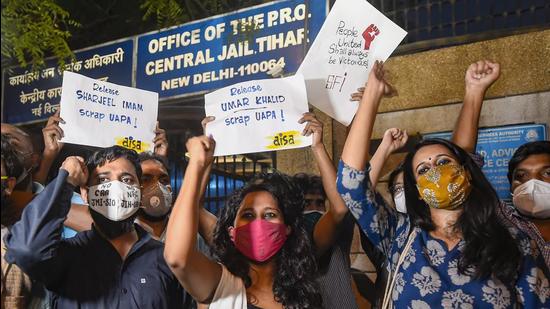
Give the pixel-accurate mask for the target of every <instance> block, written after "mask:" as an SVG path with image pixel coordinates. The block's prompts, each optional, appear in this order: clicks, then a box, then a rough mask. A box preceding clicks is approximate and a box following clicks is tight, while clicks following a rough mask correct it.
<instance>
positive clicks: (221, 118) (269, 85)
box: [204, 74, 312, 156]
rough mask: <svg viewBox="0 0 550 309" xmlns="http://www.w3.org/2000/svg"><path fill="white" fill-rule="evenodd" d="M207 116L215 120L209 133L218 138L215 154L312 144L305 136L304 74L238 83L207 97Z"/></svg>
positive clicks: (305, 102)
mask: <svg viewBox="0 0 550 309" xmlns="http://www.w3.org/2000/svg"><path fill="white" fill-rule="evenodd" d="M204 100H205V112H206V115H207V116H214V117H216V119H215V120H214V121H213V122H210V123H208V124H207V126H206V134H207V135H212V137H213V138H214V140H215V141H216V149H215V152H214V155H216V156H225V155H232V154H242V153H251V152H261V151H269V150H281V149H292V148H300V147H306V146H309V145H311V139H312V137H311V136H308V137H306V136H302V131H303V129H304V128H305V126H306V123H303V124H299V123H298V120H299V119H300V118H302V116H303V114H304V113H306V112H307V111H308V105H307V95H306V86H305V83H304V77H303V76H301V75H299V74H297V75H295V76H291V77H286V78H279V79H264V80H255V81H249V82H243V83H239V84H235V85H233V86H229V87H225V88H222V89H219V90H216V91H214V92H212V93H209V94H207V95H205V96H204Z"/></svg>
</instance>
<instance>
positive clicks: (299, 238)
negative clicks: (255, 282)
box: [212, 172, 322, 309]
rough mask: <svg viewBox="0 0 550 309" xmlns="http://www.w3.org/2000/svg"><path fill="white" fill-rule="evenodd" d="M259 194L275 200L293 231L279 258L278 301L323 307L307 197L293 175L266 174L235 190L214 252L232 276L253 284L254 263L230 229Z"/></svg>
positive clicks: (275, 287) (223, 212)
mask: <svg viewBox="0 0 550 309" xmlns="http://www.w3.org/2000/svg"><path fill="white" fill-rule="evenodd" d="M258 191H267V192H269V193H270V194H271V195H272V196H273V197H274V198H275V200H276V201H277V205H278V207H279V209H280V211H281V213H282V215H283V218H284V221H285V225H287V226H289V227H290V228H291V232H290V234H289V235H288V237H287V240H286V242H285V244H284V245H283V247H282V248H281V250H279V252H277V254H276V255H275V275H274V280H273V294H274V295H275V300H276V301H277V302H280V303H281V304H282V305H283V307H284V308H287V309H288V308H292V309H294V308H320V307H321V303H322V300H321V295H320V294H319V292H318V287H317V284H316V282H315V274H316V264H315V258H314V254H313V249H312V247H311V241H310V239H309V238H308V236H307V233H306V231H305V229H304V223H303V218H302V211H303V209H304V206H305V205H304V199H303V194H302V192H301V191H300V189H299V188H298V186H296V184H294V183H293V182H292V180H291V178H290V177H289V176H287V175H283V174H281V173H277V172H276V173H272V174H262V175H260V176H258V177H256V178H254V179H253V180H251V181H250V182H248V183H247V184H246V185H245V186H244V187H243V188H242V189H240V190H237V191H235V192H234V193H233V194H232V196H231V197H230V198H229V199H228V200H227V202H226V205H225V207H224V208H223V209H222V210H221V214H220V216H219V220H218V224H217V225H216V229H215V231H214V240H213V247H212V249H213V252H212V253H214V255H215V256H217V257H218V259H219V260H220V262H221V263H222V264H223V265H225V266H226V267H227V269H228V270H229V271H230V272H231V273H233V274H234V275H235V276H238V277H240V278H241V279H242V280H243V282H244V284H245V286H246V287H249V286H250V285H251V284H252V282H251V279H250V277H249V275H248V274H249V270H250V261H249V260H248V259H247V258H246V257H245V256H244V255H243V254H241V253H240V252H239V251H238V250H237V248H236V247H235V245H234V244H233V242H232V241H231V239H230V236H229V233H228V228H229V227H230V226H233V225H234V222H235V217H236V215H237V211H238V210H239V207H240V205H241V203H242V201H243V199H244V198H245V196H246V195H247V194H248V193H252V192H258Z"/></svg>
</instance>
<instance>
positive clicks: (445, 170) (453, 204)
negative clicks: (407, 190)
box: [416, 163, 472, 210]
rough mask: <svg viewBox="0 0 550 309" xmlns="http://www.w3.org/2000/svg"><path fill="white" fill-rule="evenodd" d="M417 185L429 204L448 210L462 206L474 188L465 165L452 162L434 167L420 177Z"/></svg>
mask: <svg viewBox="0 0 550 309" xmlns="http://www.w3.org/2000/svg"><path fill="white" fill-rule="evenodd" d="M416 187H417V188H418V192H419V193H420V196H421V197H422V199H423V200H424V202H425V203H426V204H428V206H430V207H431V208H436V209H448V210H452V209H456V208H458V207H460V206H461V205H462V204H463V203H464V201H466V199H467V198H468V196H469V195H470V192H471V190H472V187H471V185H470V180H469V179H468V175H467V173H466V171H465V170H464V167H463V166H461V165H457V164H452V163H450V164H445V165H437V166H434V167H432V168H431V169H430V170H429V171H427V172H426V173H425V174H423V175H421V176H420V177H419V178H418V181H417V184H416Z"/></svg>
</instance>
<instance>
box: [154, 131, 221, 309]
mask: <svg viewBox="0 0 550 309" xmlns="http://www.w3.org/2000/svg"><path fill="white" fill-rule="evenodd" d="M186 146H187V150H188V151H189V154H190V156H191V158H190V159H189V164H188V165H187V170H186V171H185V177H184V178H183V179H184V180H183V185H182V187H181V190H180V193H179V195H178V198H177V199H176V203H175V205H174V209H173V210H172V214H171V215H170V220H169V221H168V228H167V232H166V243H165V247H164V258H165V259H166V263H167V264H168V266H169V267H170V269H171V270H172V272H173V273H174V275H175V276H176V277H177V278H178V280H179V282H180V283H181V284H182V286H183V287H184V288H185V289H186V290H187V292H188V293H189V294H190V295H191V296H192V297H193V298H194V299H195V300H197V301H198V302H201V303H207V302H209V301H210V299H211V298H212V296H213V295H214V292H215V291H216V288H217V286H218V284H219V282H220V278H221V273H222V268H221V266H220V265H219V264H217V263H215V262H214V261H211V260H210V259H208V258H207V257H206V256H205V255H204V254H202V253H201V252H199V251H198V250H197V248H196V242H197V232H198V225H199V198H200V197H199V194H200V186H201V180H202V178H203V175H204V173H205V172H206V168H207V166H206V164H207V163H206V162H207V161H208V158H211V157H212V156H213V154H214V147H215V142H214V140H212V139H210V138H208V137H206V136H200V137H193V138H190V139H189V141H187V144H186Z"/></svg>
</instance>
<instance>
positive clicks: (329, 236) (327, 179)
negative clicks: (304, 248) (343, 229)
mask: <svg viewBox="0 0 550 309" xmlns="http://www.w3.org/2000/svg"><path fill="white" fill-rule="evenodd" d="M299 122H300V123H304V122H307V125H306V127H305V128H304V132H303V133H302V134H304V135H306V136H310V135H313V143H312V144H311V150H312V151H313V156H314V157H315V161H316V162H317V166H318V167H319V171H320V172H321V180H322V182H323V188H324V189H325V193H326V195H327V198H328V201H329V205H330V206H329V208H328V211H327V212H326V213H325V214H324V215H323V216H322V217H321V219H319V221H318V222H317V224H316V225H315V230H314V232H313V240H314V242H315V246H316V248H317V254H318V255H322V254H323V253H324V252H325V251H326V250H328V249H329V248H330V247H331V246H332V244H333V243H334V238H335V236H336V231H337V228H338V225H339V224H340V223H341V222H342V220H343V219H344V217H345V215H346V214H347V212H348V208H347V207H346V204H345V203H344V201H343V200H342V198H341V197H340V194H339V193H338V190H337V189H336V169H335V168H334V166H333V165H332V161H331V160H330V157H329V155H328V153H327V150H326V149H325V145H324V144H323V124H322V123H321V121H319V120H318V119H317V117H315V114H313V113H305V114H304V116H303V117H302V118H301V119H300V120H299Z"/></svg>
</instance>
